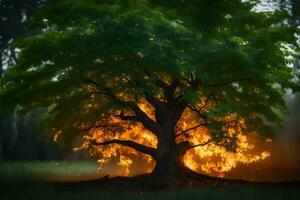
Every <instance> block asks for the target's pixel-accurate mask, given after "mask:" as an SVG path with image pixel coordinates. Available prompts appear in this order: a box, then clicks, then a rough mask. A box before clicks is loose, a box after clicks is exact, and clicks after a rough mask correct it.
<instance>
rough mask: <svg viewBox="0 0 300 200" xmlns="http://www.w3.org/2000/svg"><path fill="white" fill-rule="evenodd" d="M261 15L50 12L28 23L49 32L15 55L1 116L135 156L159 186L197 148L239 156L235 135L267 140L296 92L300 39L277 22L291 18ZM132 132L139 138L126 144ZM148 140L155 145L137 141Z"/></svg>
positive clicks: (197, 6)
mask: <svg viewBox="0 0 300 200" xmlns="http://www.w3.org/2000/svg"><path fill="white" fill-rule="evenodd" d="M256 4H257V1H241V0H230V1H227V0H220V1H212V0H199V1H196V0H195V1H181V0H178V1H177V0H176V1H174V0H172V1H168V0H160V1H155V0H148V1H147V0H127V1H120V0H115V1H111V0H109V1H108V0H61V1H56V2H54V3H51V4H49V5H47V6H45V7H43V8H42V9H40V11H39V13H38V14H37V15H36V16H35V17H34V18H33V19H32V20H31V21H30V22H29V23H28V25H29V27H31V28H32V29H36V30H43V31H42V32H41V31H40V32H38V33H39V34H37V35H34V36H31V37H26V38H23V39H20V40H19V41H18V42H17V43H16V44H15V45H14V46H13V47H12V48H17V49H19V50H20V54H19V56H18V60H17V62H16V64H15V66H14V67H12V68H11V69H9V70H8V71H7V72H6V73H5V75H4V77H3V78H2V79H1V88H0V95H1V96H0V97H1V99H0V107H1V114H2V115H3V116H4V115H6V114H7V113H11V112H13V110H14V109H15V108H16V107H17V108H18V110H19V111H23V112H26V111H29V110H31V109H33V108H36V107H48V110H49V111H48V113H47V114H46V115H45V118H44V120H43V122H44V123H43V124H45V125H46V127H48V129H47V131H48V132H51V133H53V134H54V139H55V140H56V141H59V142H61V143H64V144H66V143H68V141H70V140H72V138H74V137H76V136H77V135H78V134H83V135H85V139H86V140H87V141H88V142H87V143H85V148H88V149H92V148H93V147H103V146H108V147H109V146H110V145H111V144H117V145H121V146H126V147H130V148H133V149H135V150H137V151H139V152H141V153H143V154H147V155H149V156H151V157H152V158H153V159H154V160H155V161H156V165H155V168H154V171H153V174H154V175H157V176H165V177H168V176H177V175H180V174H182V171H183V168H184V163H183V162H182V156H183V155H184V153H185V152H186V151H187V150H189V149H191V148H195V147H197V146H202V145H207V144H209V143H214V144H218V145H222V146H224V147H226V148H227V149H230V150H232V151H234V149H235V148H236V144H237V142H238V141H237V140H238V138H237V137H236V134H235V133H236V130H239V132H243V133H250V132H256V133H261V134H270V133H271V132H272V130H271V126H272V125H273V123H275V124H277V125H280V124H281V116H282V114H284V113H287V108H286V105H285V102H284V100H283V95H284V94H285V92H286V90H288V89H291V90H292V91H296V90H297V89H299V85H298V78H297V76H299V75H297V74H296V73H295V72H294V71H293V70H292V68H291V67H290V63H291V62H292V60H291V58H292V57H293V56H294V53H295V51H296V50H297V48H298V46H297V42H296V37H295V34H296V33H297V29H296V28H295V27H292V26H289V25H284V23H282V22H283V21H284V19H285V18H286V17H287V14H286V13H285V12H281V11H275V12H257V11H254V10H255V9H253V8H254V6H256ZM191 116H192V117H191ZM132 127H139V128H138V129H134V130H139V132H135V136H134V137H122V135H126V134H128V130H129V129H132ZM199 128H205V129H206V130H207V132H208V133H209V137H208V138H206V139H205V140H203V142H201V143H196V142H195V141H192V140H191V139H190V138H191V136H189V133H190V132H192V131H193V130H197V129H199ZM146 133H147V134H152V136H153V137H154V138H155V139H156V143H155V145H151V144H150V145H149V143H147V142H143V141H144V140H140V139H137V138H139V137H140V138H143V137H144V134H146ZM193 133H195V132H193ZM124 138H125V139H124ZM144 139H145V138H144ZM100 149H101V148H100Z"/></svg>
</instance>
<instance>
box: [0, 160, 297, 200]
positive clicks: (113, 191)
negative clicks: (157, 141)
mask: <svg viewBox="0 0 300 200" xmlns="http://www.w3.org/2000/svg"><path fill="white" fill-rule="evenodd" d="M96 169H97V166H96V164H95V163H94V162H71V163H70V162H16V163H0V199H5V200H6V199H30V200H34V199H39V200H40V199H41V200H42V199H55V200H59V199H64V200H65V199H80V200H81V199H82V200H85V199H100V200H106V199H107V200H110V199H112V200H113V199H122V200H127V199H128V200H135V199H136V200H144V199H145V200H148V199H149V200H153V199H155V200H168V199H193V200H198V199H205V200H209V199H212V200H213V199H226V200H227V199H237V200H242V199H246V200H248V199H249V200H250V199H251V200H252V199H255V200H257V199H258V200H259V199H262V200H265V199H275V200H277V199H278V200H279V199H300V185H299V183H285V184H245V183H234V184H229V185H226V183H225V184H218V185H212V184H208V185H209V186H208V185H206V184H205V183H204V184H203V183H201V184H198V185H197V186H193V187H192V186H186V187H177V188H176V187H172V188H170V187H164V186H163V184H161V183H160V181H155V180H154V181H153V180H151V181H148V180H144V179H134V180H128V179H114V180H96V181H87V180H90V179H95V178H98V177H97V176H98V175H97V174H96ZM83 180H85V181H83ZM186 185H188V184H186Z"/></svg>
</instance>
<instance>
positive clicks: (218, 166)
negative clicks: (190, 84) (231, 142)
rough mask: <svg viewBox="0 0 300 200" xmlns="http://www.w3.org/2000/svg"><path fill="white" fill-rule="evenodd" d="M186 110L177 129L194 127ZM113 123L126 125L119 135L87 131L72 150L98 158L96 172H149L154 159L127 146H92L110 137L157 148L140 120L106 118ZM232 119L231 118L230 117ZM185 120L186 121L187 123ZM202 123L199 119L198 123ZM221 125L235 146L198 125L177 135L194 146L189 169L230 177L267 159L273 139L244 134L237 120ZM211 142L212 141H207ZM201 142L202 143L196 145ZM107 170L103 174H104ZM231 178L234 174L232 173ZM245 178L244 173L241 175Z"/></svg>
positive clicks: (186, 162)
mask: <svg viewBox="0 0 300 200" xmlns="http://www.w3.org/2000/svg"><path fill="white" fill-rule="evenodd" d="M140 107H141V108H142V109H143V110H144V111H145V112H146V113H150V114H149V116H150V117H152V118H153V115H152V114H151V113H153V111H152V110H151V107H149V106H147V104H142V105H140ZM195 119H196V118H195V116H194V115H193V114H192V112H189V111H188V110H187V111H185V112H184V114H183V117H182V119H181V120H180V121H179V123H178V127H179V128H178V129H179V130H188V129H191V128H190V127H197V124H199V121H198V120H195ZM109 121H110V122H111V123H112V124H113V123H115V124H119V123H122V126H123V127H125V128H124V130H125V131H123V132H122V134H117V133H115V134H107V132H105V130H103V129H97V128H95V129H92V130H91V131H90V134H88V135H85V136H84V140H85V142H84V143H83V145H82V146H81V147H79V148H75V149H74V150H75V151H79V150H87V151H88V152H89V154H91V155H92V156H95V157H98V163H99V166H100V167H99V173H102V174H104V175H107V174H108V175H110V176H135V175H139V174H149V173H151V172H152V171H153V170H154V168H155V164H156V161H155V160H154V159H153V158H152V157H151V156H149V155H146V154H143V153H141V152H138V151H136V150H134V149H132V148H130V147H125V146H122V145H120V144H108V145H103V146H97V145H91V144H92V142H93V141H96V142H97V143H102V142H105V141H111V140H127V141H128V140H131V141H134V142H136V143H139V144H142V145H144V146H148V147H152V148H154V149H155V148H157V143H158V141H157V137H156V136H155V135H154V134H152V133H151V132H149V131H147V130H146V129H145V128H143V126H142V125H141V124H139V123H126V122H124V121H120V120H118V119H117V118H112V119H110V120H109ZM229 121H232V117H229ZM187 122H189V123H188V124H187ZM200 123H201V122H200ZM230 123H232V122H229V123H228V124H229V125H228V127H225V128H224V130H223V131H224V132H225V134H227V135H228V136H235V138H236V146H235V148H234V149H232V150H228V148H226V146H225V145H222V144H221V145H220V144H217V143H215V142H213V141H211V134H209V133H208V131H207V129H206V128H205V127H198V128H195V129H191V130H190V131H188V132H186V133H184V134H182V135H179V134H178V135H177V136H178V137H176V143H180V142H185V141H188V142H189V143H192V144H193V145H195V148H192V149H190V150H188V151H186V152H185V153H184V155H183V157H182V161H183V163H184V165H185V166H186V167H188V168H189V169H191V170H193V171H195V172H197V173H200V174H207V175H210V176H216V177H230V174H232V171H234V170H235V169H236V168H238V169H239V167H240V166H247V165H249V166H250V165H256V164H257V163H260V162H262V160H268V158H269V157H270V155H271V154H270V151H269V148H268V146H270V145H271V143H272V140H270V139H262V138H261V137H259V136H258V134H254V133H253V134H244V133H243V131H242V128H243V127H244V126H245V124H244V121H243V120H238V122H236V121H235V122H234V124H230ZM210 141H211V142H210ZM197 144H203V145H197ZM105 173H106V174H105ZM233 177H234V176H233ZM240 177H241V178H244V177H243V176H240Z"/></svg>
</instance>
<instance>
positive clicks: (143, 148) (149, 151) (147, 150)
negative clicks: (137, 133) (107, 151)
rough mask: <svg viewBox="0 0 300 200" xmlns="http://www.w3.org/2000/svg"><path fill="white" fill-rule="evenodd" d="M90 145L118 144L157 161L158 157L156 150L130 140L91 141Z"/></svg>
mask: <svg viewBox="0 0 300 200" xmlns="http://www.w3.org/2000/svg"><path fill="white" fill-rule="evenodd" d="M91 144H92V145H95V146H104V145H109V144H119V145H122V146H126V147H130V148H133V149H135V150H137V151H139V152H142V153H144V154H147V155H150V156H152V157H153V158H155V159H157V157H158V155H157V150H156V149H155V148H152V147H147V146H145V145H142V144H139V143H137V142H134V141H131V140H117V139H114V140H110V141H106V142H96V141H92V142H91Z"/></svg>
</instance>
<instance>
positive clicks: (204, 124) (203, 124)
mask: <svg viewBox="0 0 300 200" xmlns="http://www.w3.org/2000/svg"><path fill="white" fill-rule="evenodd" d="M201 126H207V124H206V123H201V124H198V125H197V126H194V127H191V128H188V129H186V130H184V131H182V132H181V133H179V134H178V135H176V137H179V136H181V135H183V134H185V133H187V132H189V131H191V130H194V129H197V128H199V127H201Z"/></svg>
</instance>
